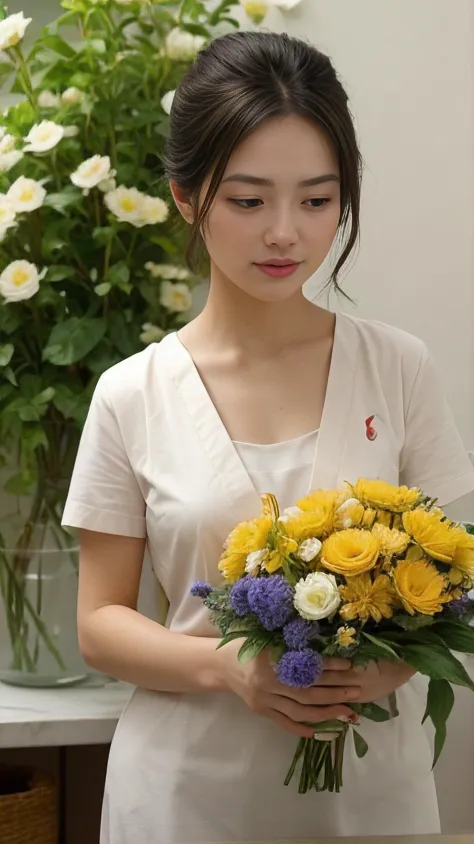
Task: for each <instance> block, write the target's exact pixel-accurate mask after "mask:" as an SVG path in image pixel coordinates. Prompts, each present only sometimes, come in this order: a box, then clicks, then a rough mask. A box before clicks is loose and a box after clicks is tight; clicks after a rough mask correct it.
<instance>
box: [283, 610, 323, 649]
mask: <svg viewBox="0 0 474 844" xmlns="http://www.w3.org/2000/svg"><path fill="white" fill-rule="evenodd" d="M319 631H320V627H319V624H318V622H317V621H305V620H304V618H295V619H293V621H289V622H288V624H285V626H284V628H283V638H284V640H285V644H286V645H287V646H288V647H289V648H290V649H291V650H292V651H301V650H302V649H303V648H306V646H307V644H308V642H309V641H310V640H311V639H313V638H314V636H317V635H318V634H319Z"/></svg>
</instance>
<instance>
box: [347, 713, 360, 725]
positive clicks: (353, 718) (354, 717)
mask: <svg viewBox="0 0 474 844" xmlns="http://www.w3.org/2000/svg"><path fill="white" fill-rule="evenodd" d="M349 722H350V723H351V724H356V726H359V724H360V718H359V716H358V714H357V712H353V713H352V715H349Z"/></svg>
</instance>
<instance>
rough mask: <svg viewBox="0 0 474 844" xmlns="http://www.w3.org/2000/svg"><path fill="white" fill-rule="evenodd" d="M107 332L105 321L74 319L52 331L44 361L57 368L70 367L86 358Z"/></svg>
mask: <svg viewBox="0 0 474 844" xmlns="http://www.w3.org/2000/svg"><path fill="white" fill-rule="evenodd" d="M106 330H107V322H106V320H105V319H93V318H89V317H82V318H80V317H72V318H71V319H67V320H65V321H64V322H60V323H58V324H57V325H56V326H55V327H54V328H53V330H52V332H51V334H50V336H49V340H48V343H47V345H46V348H45V349H43V361H49V362H50V363H53V364H55V365H56V366H69V365H70V364H71V363H76V362H77V361H79V360H81V359H82V358H84V357H85V355H87V354H88V353H89V352H91V351H92V349H94V348H95V346H97V344H98V343H100V341H101V340H102V338H103V336H104V334H105V332H106Z"/></svg>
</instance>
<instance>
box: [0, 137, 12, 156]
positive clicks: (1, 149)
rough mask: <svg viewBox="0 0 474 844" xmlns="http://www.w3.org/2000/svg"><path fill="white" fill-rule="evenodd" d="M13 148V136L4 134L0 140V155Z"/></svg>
mask: <svg viewBox="0 0 474 844" xmlns="http://www.w3.org/2000/svg"><path fill="white" fill-rule="evenodd" d="M13 149H15V138H14V137H13V135H4V136H3V138H2V140H1V141H0V155H4V154H5V153H6V152H11V151H12V150H13Z"/></svg>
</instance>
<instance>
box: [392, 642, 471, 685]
mask: <svg viewBox="0 0 474 844" xmlns="http://www.w3.org/2000/svg"><path fill="white" fill-rule="evenodd" d="M402 659H404V660H405V662H408V664H409V665H411V666H412V667H413V668H416V670H417V671H419V672H420V674H425V675H426V676H427V677H431V678H432V679H433V680H448V682H449V683H454V685H456V686H467V687H468V688H469V689H471V690H472V691H474V683H473V681H472V680H471V678H470V677H469V675H468V673H467V671H466V669H465V668H464V666H463V665H462V663H460V662H459V660H458V659H456V657H455V656H454V655H453V654H452V653H451V652H450V651H449V650H448V648H446V647H443V646H439V645H436V646H435V645H433V644H432V643H431V642H430V643H428V644H426V645H421V644H415V645H405V646H404V647H403V649H402Z"/></svg>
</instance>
